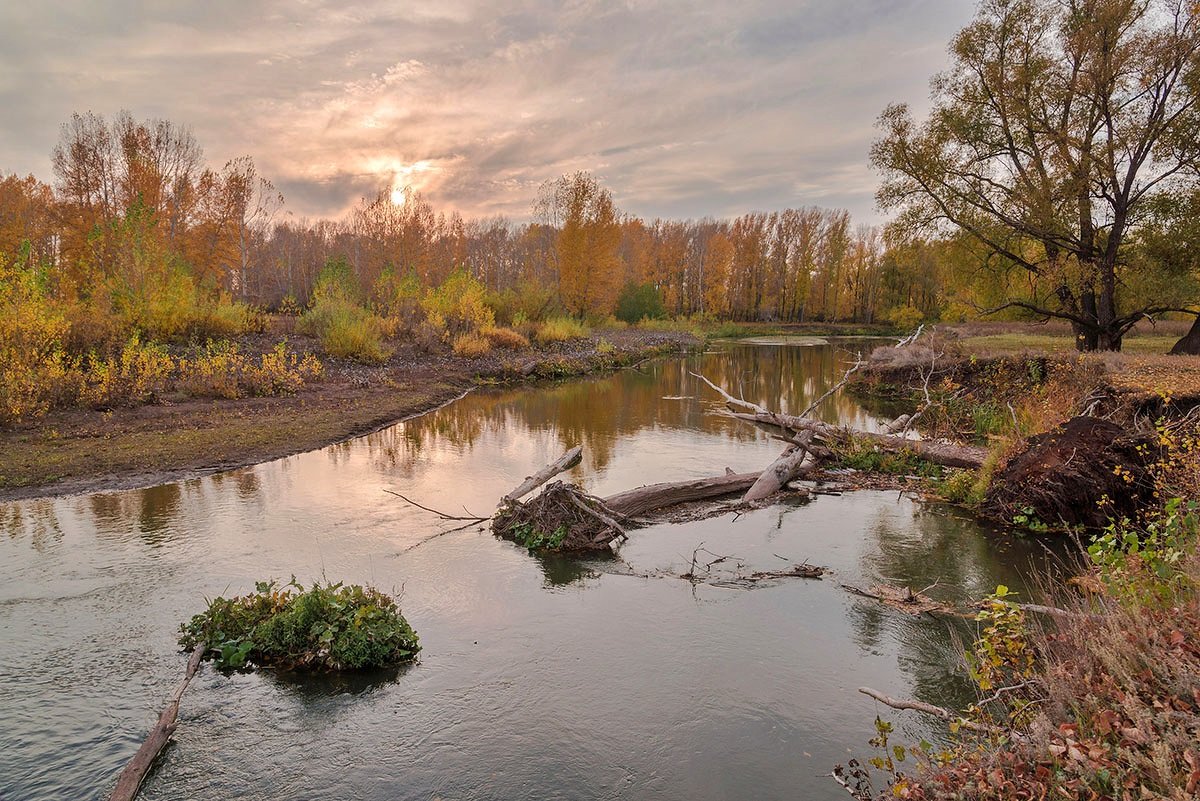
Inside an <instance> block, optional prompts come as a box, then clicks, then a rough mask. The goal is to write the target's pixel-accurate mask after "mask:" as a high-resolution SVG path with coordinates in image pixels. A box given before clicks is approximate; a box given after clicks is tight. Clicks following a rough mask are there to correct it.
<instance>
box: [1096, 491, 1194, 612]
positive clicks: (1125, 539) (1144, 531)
mask: <svg viewBox="0 0 1200 801" xmlns="http://www.w3.org/2000/svg"><path fill="white" fill-rule="evenodd" d="M1198 540H1200V501H1195V500H1190V501H1186V502H1185V501H1184V500H1183V499H1181V498H1172V499H1170V500H1168V501H1167V503H1166V505H1165V508H1164V510H1163V512H1162V514H1161V515H1160V516H1159V518H1158V519H1156V520H1151V521H1149V522H1147V523H1146V524H1145V525H1143V526H1141V527H1138V526H1134V525H1133V524H1132V523H1130V522H1129V521H1128V520H1123V521H1119V522H1116V523H1113V524H1112V525H1110V526H1109V527H1108V528H1107V529H1105V531H1104V533H1103V534H1102V535H1101V536H1100V537H1098V538H1097V539H1096V540H1095V541H1094V542H1093V543H1092V544H1091V545H1089V546H1088V555H1089V556H1090V557H1091V559H1092V562H1093V563H1094V564H1095V565H1096V566H1097V567H1098V568H1099V570H1100V576H1101V579H1102V580H1103V581H1104V583H1105V585H1106V586H1107V588H1108V590H1109V591H1110V592H1112V593H1113V594H1114V595H1116V596H1117V597H1118V598H1121V599H1123V600H1126V601H1129V602H1132V603H1135V604H1140V605H1144V606H1153V605H1155V604H1157V603H1167V604H1169V603H1170V602H1171V601H1172V600H1173V599H1175V598H1176V597H1178V594H1179V593H1180V591H1185V592H1195V591H1196V590H1197V589H1198V588H1197V587H1196V585H1195V574H1194V573H1192V572H1190V571H1189V570H1187V569H1185V568H1186V566H1187V557H1188V555H1189V554H1192V553H1194V552H1195V549H1196V543H1197V541H1198Z"/></svg>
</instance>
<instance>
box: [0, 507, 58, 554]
mask: <svg viewBox="0 0 1200 801" xmlns="http://www.w3.org/2000/svg"><path fill="white" fill-rule="evenodd" d="M0 529H3V531H4V533H5V534H6V535H7V536H8V538H9V539H10V540H19V539H22V538H24V537H28V538H29V544H30V545H31V546H33V549H34V550H36V551H44V550H46V549H47V548H49V547H51V546H54V545H57V544H59V543H61V542H62V539H63V530H62V526H61V525H60V524H59V521H58V514H57V512H56V511H55V508H54V500H53V499H51V498H36V499H33V500H29V501H19V502H16V503H11V504H7V505H5V506H0Z"/></svg>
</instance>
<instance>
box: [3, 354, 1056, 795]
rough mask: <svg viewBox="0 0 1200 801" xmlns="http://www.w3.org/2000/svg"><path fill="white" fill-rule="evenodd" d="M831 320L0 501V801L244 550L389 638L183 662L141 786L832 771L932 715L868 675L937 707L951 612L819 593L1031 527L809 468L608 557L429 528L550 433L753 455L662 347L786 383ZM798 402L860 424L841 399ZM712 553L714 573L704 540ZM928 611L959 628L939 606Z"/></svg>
mask: <svg viewBox="0 0 1200 801" xmlns="http://www.w3.org/2000/svg"><path fill="white" fill-rule="evenodd" d="M862 345H863V343H850V342H837V341H835V342H833V343H832V344H825V345H821V344H813V345H808V346H799V347H798V346H778V345H740V344H729V343H725V344H715V345H711V346H710V347H709V349H708V350H707V351H706V352H704V353H703V354H700V353H696V354H692V355H688V356H680V357H671V358H664V359H660V360H656V361H653V362H649V363H646V364H643V365H641V366H640V367H639V368H636V369H631V370H626V371H622V372H619V373H617V374H614V375H610V376H602V377H591V378H584V379H578V380H572V381H569V382H566V383H562V384H558V385H553V386H545V387H534V388H521V389H495V390H480V391H477V392H475V393H472V394H470V395H468V396H466V397H464V398H462V399H460V400H458V401H456V402H454V403H452V404H450V405H449V406H446V407H444V408H442V409H440V410H438V411H436V412H433V413H430V414H428V415H425V416H423V417H420V418H416V419H413V420H410V421H407V422H403V423H399V424H397V425H395V426H392V427H390V428H387V429H385V430H382V431H379V432H377V433H375V434H371V435H368V436H365V437H361V438H358V439H354V440H350V441H348V442H344V443H341V444H337V445H333V446H330V447H328V448H324V449H322V450H319V451H313V452H310V453H304V454H299V455H296V456H291V457H288V458H285V459H281V460H278V461H274V462H269V463H266V464H261V465H257V466H255V467H250V468H246V469H241V470H236V471H232V472H229V473H225V474H219V475H212V476H207V477H203V478H196V479H192V480H186V481H181V482H176V483H171V484H164V485H162V486H157V487H152V488H148V489H141V490H132V491H121V492H101V493H94V494H89V495H77V496H68V497H60V498H47V499H36V500H26V501H17V502H12V503H6V504H0V710H2V711H3V716H4V725H3V727H0V799H3V800H4V801H43V800H45V801H49V800H50V799H68V798H69V799H98V798H103V797H106V794H107V791H108V789H109V788H111V786H112V782H113V781H114V780H115V777H116V774H117V773H118V772H119V771H120V769H121V767H122V766H123V765H124V763H125V762H126V761H127V760H128V759H129V758H130V757H131V756H132V754H133V753H134V751H136V749H137V747H138V745H139V744H140V742H141V739H142V738H143V736H144V735H145V733H146V731H147V730H148V729H149V727H150V726H151V725H152V723H153V722H154V720H155V718H156V717H157V713H158V710H159V708H160V707H161V705H162V703H163V701H164V698H165V697H166V696H167V695H168V694H169V692H170V690H171V688H172V687H173V686H174V685H175V683H177V682H178V680H179V678H180V677H181V675H182V671H183V666H184V663H185V657H184V656H183V655H181V654H180V653H179V652H178V649H177V646H176V645H175V640H176V633H177V629H178V627H179V624H180V622H181V621H183V620H185V619H187V618H188V617H190V616H191V615H192V614H194V613H196V612H198V611H200V609H201V608H202V607H203V605H204V599H205V598H206V597H215V596H217V595H222V594H225V595H228V594H236V593H241V592H245V591H249V590H252V589H253V585H254V582H255V581H256V580H259V579H263V578H267V577H282V578H283V579H285V580H286V579H287V578H288V577H290V576H292V575H295V576H296V577H297V578H298V579H300V580H302V581H305V582H308V581H312V580H314V579H318V578H321V577H322V576H325V577H328V578H329V579H333V580H346V581H349V582H352V583H371V584H374V585H376V586H378V587H380V588H381V589H384V590H385V591H394V592H396V593H397V594H398V595H399V596H400V599H401V606H402V608H403V610H404V613H405V615H406V617H407V618H408V619H409V621H410V622H411V623H412V625H413V626H414V628H415V629H416V630H417V632H418V633H419V634H420V637H421V643H422V646H423V649H424V650H423V651H422V653H421V656H420V660H419V661H418V662H417V663H416V664H415V665H413V666H411V667H408V668H406V669H403V670H401V671H399V672H393V673H391V674H376V675H369V676H362V677H355V678H343V679H333V678H325V679H308V680H298V679H295V678H291V677H281V676H276V675H274V674H272V673H270V672H258V673H242V674H233V675H230V676H226V675H223V674H221V673H220V672H218V671H216V670H214V669H212V668H211V667H210V666H205V667H204V668H203V669H202V670H201V672H200V673H199V674H198V676H197V678H196V680H195V681H193V683H192V686H191V688H190V689H189V691H188V693H187V694H186V695H185V697H184V701H183V704H182V707H181V711H180V725H179V729H178V732H177V733H176V737H175V740H176V742H175V743H174V744H173V745H172V746H171V747H170V748H169V749H168V750H167V752H166V754H165V757H164V758H163V759H162V761H161V763H160V764H159V766H158V767H157V768H156V769H155V771H154V772H153V773H152V774H151V775H150V777H149V779H148V781H147V783H146V785H145V787H144V789H143V792H142V796H141V797H142V798H145V799H179V798H187V799H229V798H239V799H301V798H302V799H347V798H354V799H379V800H380V801H382V800H383V799H388V801H392V800H393V799H434V798H437V799H511V800H515V799H549V798H563V799H616V798H629V799H636V798H651V797H652V798H656V799H693V800H694V799H726V798H747V797H753V798H764V799H776V798H778V799H783V798H789V799H821V798H829V799H837V798H844V797H845V795H844V792H843V791H842V790H841V789H840V788H838V787H837V786H836V785H835V784H834V783H833V782H832V781H831V780H830V779H829V778H827V777H826V776H825V774H828V773H829V771H830V769H831V768H832V766H833V765H834V764H836V763H838V762H844V761H846V760H847V759H848V758H849V757H850V756H854V755H858V756H860V757H862V756H870V755H871V754H870V749H869V747H868V746H867V744H866V741H867V739H868V738H869V737H871V736H873V734H874V729H873V722H874V718H875V715H876V713H877V712H880V713H882V714H883V715H884V717H886V718H891V719H893V720H896V721H897V723H898V729H899V733H898V739H899V740H902V741H907V742H914V741H916V740H918V739H920V738H922V737H927V738H936V737H937V736H939V734H940V733H941V732H940V730H939V727H938V726H937V725H936V723H935V722H930V721H927V720H922V719H920V718H919V717H918V716H916V715H914V714H913V713H898V712H892V711H891V710H887V709H879V708H878V707H877V705H876V704H875V702H874V701H872V700H871V699H869V698H866V697H865V696H862V695H860V694H858V693H857V692H856V689H857V688H858V687H859V686H861V685H869V686H872V687H875V688H877V689H880V690H883V691H885V692H887V693H888V694H890V695H893V696H908V697H916V698H919V699H921V700H924V701H927V702H931V703H934V704H939V705H949V706H957V705H961V704H964V703H966V702H967V701H968V700H969V698H970V696H969V687H968V686H967V685H966V684H965V682H964V680H963V679H962V677H961V672H960V670H959V668H958V657H957V656H956V655H955V654H956V652H955V647H954V644H953V643H954V641H955V634H954V633H952V632H951V631H950V626H949V624H947V623H946V622H945V621H944V620H937V619H934V618H932V617H923V618H913V617H909V616H906V615H903V614H899V613H896V612H891V611H888V610H885V609H882V608H880V607H878V606H876V605H874V604H873V603H872V602H869V601H865V600H863V599H860V598H856V597H855V596H853V595H851V594H849V593H847V592H846V591H845V590H844V589H842V588H841V586H840V584H842V583H846V584H854V585H859V586H867V585H870V584H872V583H875V582H878V581H887V582H889V583H893V584H901V585H910V586H913V587H915V588H918V589H920V588H923V587H927V586H929V585H935V584H936V587H935V588H934V589H933V590H931V591H930V594H931V595H935V596H937V597H940V598H944V599H949V600H956V601H961V600H964V599H967V598H972V597H978V596H980V595H982V594H985V593H987V592H989V591H991V590H992V589H994V588H995V586H996V585H997V584H999V583H1004V584H1007V585H1009V586H1010V587H1013V588H1016V589H1017V590H1022V591H1023V590H1024V589H1025V586H1026V584H1027V583H1029V582H1028V581H1027V577H1028V575H1029V574H1030V573H1031V571H1032V570H1034V569H1036V568H1034V567H1031V566H1034V565H1038V564H1040V557H1039V556H1038V554H1039V552H1040V549H1039V548H1038V547H1037V546H1036V545H1034V544H1031V543H1029V542H1027V541H1024V540H1019V539H1013V538H1009V537H1005V536H1001V535H998V534H996V533H992V532H988V531H985V530H983V529H982V528H981V527H980V526H979V525H977V524H976V523H974V522H973V521H971V520H969V519H966V518H965V517H964V516H963V515H962V514H961V513H956V512H954V511H953V510H949V509H946V508H939V507H935V506H929V505H922V504H920V503H916V502H914V501H912V500H909V499H908V498H905V497H900V496H898V495H897V493H895V492H858V493H851V494H845V495H842V496H820V497H817V498H816V499H814V500H813V501H812V502H809V503H790V504H782V505H777V506H773V507H770V508H766V509H762V510H759V511H754V512H751V513H748V514H741V515H739V516H736V517H735V516H734V515H732V514H727V515H724V516H721V517H716V518H711V519H708V520H704V521H700V522H693V523H686V524H678V525H670V524H663V525H656V526H652V527H649V528H643V529H640V530H637V531H636V532H633V533H632V536H631V539H630V540H629V541H628V542H627V543H626V544H625V545H624V546H623V547H622V549H621V552H620V557H621V560H622V562H619V563H605V562H594V561H593V562H587V561H584V562H580V561H575V560H570V559H564V558H555V559H539V558H536V557H534V556H531V555H530V554H528V553H527V552H525V551H524V550H522V549H520V548H518V547H516V546H514V545H512V544H510V543H508V542H504V541H501V540H498V539H496V538H495V537H493V536H492V535H491V534H490V533H487V532H481V531H478V530H475V529H468V530H465V531H460V532H456V533H451V534H447V535H445V536H442V537H438V538H435V539H430V540H429V541H428V542H425V543H424V544H422V545H420V547H412V546H414V545H415V544H417V543H419V542H420V541H422V540H425V539H426V538H429V537H430V536H431V535H433V534H436V533H438V532H439V531H441V530H443V529H444V528H446V527H447V525H446V524H445V523H441V522H440V521H438V520H437V519H435V518H432V517H431V516H430V515H428V514H427V513H425V512H422V511H420V510H418V509H415V508H413V507H411V506H409V505H406V504H404V503H403V502H401V501H400V500H399V499H397V498H395V497H393V496H391V495H388V494H386V493H385V492H384V490H394V491H396V492H401V493H403V494H405V495H407V496H409V497H411V498H413V499H415V500H418V501H421V502H423V503H425V504H427V505H431V506H436V507H438V508H441V509H445V510H447V511H451V512H461V510H463V509H464V508H465V509H468V510H470V511H471V512H472V513H480V514H487V513H489V512H490V510H491V509H492V508H493V507H494V504H495V501H496V499H497V498H498V497H499V496H500V495H503V494H504V493H505V492H506V491H508V490H509V489H511V488H512V487H513V486H514V485H515V484H516V483H518V482H519V480H520V479H521V478H522V477H524V476H525V475H528V474H529V473H530V472H532V471H533V470H535V469H536V468H537V467H540V466H541V465H542V464H544V463H546V462H548V461H550V460H552V459H553V458H554V457H556V456H558V455H559V454H560V453H562V451H564V450H565V449H566V448H567V447H569V446H571V445H575V444H581V445H583V447H584V454H585V455H584V460H583V463H582V465H580V467H579V468H577V469H576V470H575V471H574V473H573V475H572V478H573V479H574V480H576V481H578V482H580V483H582V484H583V485H584V487H586V488H587V489H588V490H589V491H591V492H594V493H596V494H601V495H603V494H607V493H612V492H616V491H619V490H623V489H627V488H630V487H634V486H638V485H640V484H644V483H650V482H655V481H666V480H676V479H684V478H689V477H698V476H705V475H714V474H718V473H721V472H722V471H723V470H724V469H725V468H726V467H730V468H732V469H733V470H735V471H738V472H741V471H748V470H754V469H759V468H761V467H763V466H765V465H766V464H767V463H769V462H770V461H771V460H772V459H773V458H774V457H775V456H776V455H777V454H778V452H779V450H780V444H779V443H778V442H775V441H772V440H770V439H769V438H768V437H767V436H766V435H765V434H763V433H761V432H758V431H756V430H754V429H753V428H751V427H749V426H747V425H745V424H743V423H740V422H737V421H733V420H730V419H728V418H723V417H721V416H719V415H717V414H715V412H716V411H717V410H718V409H719V404H718V402H717V401H718V399H717V398H716V397H715V396H714V394H713V393H712V392H711V391H710V390H707V389H705V388H704V387H703V386H702V385H701V384H700V382H699V381H697V380H696V379H695V378H693V377H692V376H690V375H689V372H690V371H697V372H703V373H704V374H706V375H708V376H709V377H710V378H712V379H714V380H715V381H718V382H719V383H723V384H724V385H725V386H728V387H731V388H733V389H736V390H737V391H738V392H739V393H740V394H742V395H744V396H745V397H747V398H750V399H752V400H757V401H759V402H760V403H762V404H763V405H766V406H770V407H773V408H779V409H783V410H791V411H799V410H801V409H803V408H804V407H805V406H807V405H808V403H809V402H810V401H811V399H813V398H815V397H817V396H819V395H820V394H822V393H823V392H824V391H825V389H827V388H828V387H829V386H831V384H832V382H834V381H836V379H837V377H839V376H840V373H841V369H842V366H843V365H844V364H845V363H846V361H847V360H848V359H851V358H853V356H852V354H851V352H850V351H851V348H853V347H861V346H862ZM819 416H820V417H822V418H823V419H825V420H827V421H830V422H849V423H853V424H855V425H858V426H861V427H868V428H870V427H874V426H877V425H878V420H876V418H875V417H874V416H872V414H871V413H870V412H868V411H867V410H865V409H863V408H862V407H860V406H859V405H858V404H857V403H855V402H854V401H853V400H851V399H849V398H848V397H846V396H844V395H841V396H835V397H833V398H831V399H830V400H828V401H826V402H825V403H824V404H823V405H822V407H821V408H820V410H819ZM701 543H703V544H704V547H705V548H707V549H709V550H711V551H713V552H715V553H718V554H729V555H734V556H736V557H738V558H739V559H740V560H741V561H742V562H743V563H744V564H746V565H748V566H749V568H750V569H776V570H778V569H781V568H783V567H787V566H788V565H790V564H791V563H793V562H800V561H804V560H808V561H809V562H811V563H813V564H818V565H823V566H827V567H829V568H830V569H831V570H832V571H833V573H832V575H830V576H826V577H825V578H824V579H823V580H819V581H817V580H795V581H790V582H785V583H780V584H777V585H774V586H769V587H762V588H759V589H755V590H745V589H730V588H722V587H714V586H710V585H707V584H699V585H696V586H693V585H692V584H690V583H688V582H686V581H682V580H679V579H676V578H641V577H637V576H632V575H623V574H622V572H627V571H629V570H632V571H634V572H639V573H648V572H652V571H655V570H660V569H661V570H668V571H670V570H673V571H675V572H677V573H680V572H683V571H685V570H686V569H687V566H688V565H689V563H690V560H691V556H692V553H693V550H694V549H695V548H696V547H697V546H698V545H700V544H701ZM724 564H725V563H723V564H722V565H721V566H718V567H717V568H715V569H717V570H720V569H722V568H723V567H724ZM958 636H960V637H961V636H962V629H960V630H959V633H958Z"/></svg>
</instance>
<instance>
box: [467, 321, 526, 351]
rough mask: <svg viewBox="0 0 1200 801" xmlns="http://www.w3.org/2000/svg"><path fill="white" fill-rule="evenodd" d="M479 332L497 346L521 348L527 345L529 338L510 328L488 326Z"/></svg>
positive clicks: (508, 348)
mask: <svg viewBox="0 0 1200 801" xmlns="http://www.w3.org/2000/svg"><path fill="white" fill-rule="evenodd" d="M479 333H480V334H482V335H483V336H485V337H487V340H488V341H489V342H491V343H492V345H493V346H495V347H497V348H504V349H505V350H523V349H524V348H528V347H529V340H528V339H526V338H525V337H523V336H522V335H521V334H519V333H518V332H516V331H514V330H512V329H511V328H499V327H497V326H490V327H488V328H484V329H482V330H481V331H480V332H479Z"/></svg>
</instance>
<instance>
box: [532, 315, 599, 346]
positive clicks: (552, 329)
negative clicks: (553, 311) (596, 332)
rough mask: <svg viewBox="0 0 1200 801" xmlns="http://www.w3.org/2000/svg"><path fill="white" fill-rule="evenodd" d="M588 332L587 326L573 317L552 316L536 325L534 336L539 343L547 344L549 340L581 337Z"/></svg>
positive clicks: (555, 340) (566, 339)
mask: <svg viewBox="0 0 1200 801" xmlns="http://www.w3.org/2000/svg"><path fill="white" fill-rule="evenodd" d="M588 333H589V331H588V328H587V326H586V325H584V324H583V323H581V322H579V321H578V320H576V319H575V318H573V317H554V318H552V319H550V320H546V321H545V322H544V323H542V324H541V325H539V326H538V327H537V333H535V334H534V338H535V339H536V340H537V341H538V342H539V343H540V344H542V345H548V344H550V343H551V342H566V341H568V340H572V339H583V338H584V337H586V336H587V335H588Z"/></svg>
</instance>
